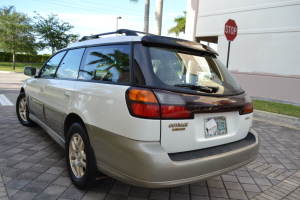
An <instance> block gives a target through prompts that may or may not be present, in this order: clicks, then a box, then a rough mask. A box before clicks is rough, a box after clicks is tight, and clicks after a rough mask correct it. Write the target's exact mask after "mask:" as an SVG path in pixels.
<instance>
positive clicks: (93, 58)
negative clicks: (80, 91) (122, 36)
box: [78, 45, 130, 83]
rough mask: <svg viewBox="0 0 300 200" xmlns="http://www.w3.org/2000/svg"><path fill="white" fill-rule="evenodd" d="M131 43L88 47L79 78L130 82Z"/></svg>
mask: <svg viewBox="0 0 300 200" xmlns="http://www.w3.org/2000/svg"><path fill="white" fill-rule="evenodd" d="M129 54H130V46H129V45H111V46H101V47H91V48H88V49H86V51H85V54H84V59H83V65H82V67H81V69H80V71H79V77H78V78H79V79H86V80H98V81H110V82H125V83H129V82H130V65H129V57H130V56H129Z"/></svg>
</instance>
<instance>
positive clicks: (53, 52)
mask: <svg viewBox="0 0 300 200" xmlns="http://www.w3.org/2000/svg"><path fill="white" fill-rule="evenodd" d="M51 50H52V56H53V55H54V53H55V51H54V47H52V48H51Z"/></svg>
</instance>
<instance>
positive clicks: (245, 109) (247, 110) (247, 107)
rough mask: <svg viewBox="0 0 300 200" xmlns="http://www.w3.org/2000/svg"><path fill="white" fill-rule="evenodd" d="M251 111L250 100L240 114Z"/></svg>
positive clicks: (251, 104)
mask: <svg viewBox="0 0 300 200" xmlns="http://www.w3.org/2000/svg"><path fill="white" fill-rule="evenodd" d="M252 112H253V103H252V102H250V103H247V104H246V105H245V107H244V109H243V111H242V113H241V114H242V115H244V114H249V113H252Z"/></svg>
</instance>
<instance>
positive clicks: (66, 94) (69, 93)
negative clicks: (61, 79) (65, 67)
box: [64, 91, 71, 99]
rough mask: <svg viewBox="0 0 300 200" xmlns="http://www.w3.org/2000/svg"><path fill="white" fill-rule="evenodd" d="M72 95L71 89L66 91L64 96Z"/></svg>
mask: <svg viewBox="0 0 300 200" xmlns="http://www.w3.org/2000/svg"><path fill="white" fill-rule="evenodd" d="M70 95H71V92H70V91H65V94H64V96H65V98H66V99H68V98H70Z"/></svg>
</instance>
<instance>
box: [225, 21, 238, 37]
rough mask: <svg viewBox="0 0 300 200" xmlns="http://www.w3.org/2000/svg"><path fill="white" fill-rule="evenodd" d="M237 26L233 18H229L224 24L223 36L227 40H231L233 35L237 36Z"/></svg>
mask: <svg viewBox="0 0 300 200" xmlns="http://www.w3.org/2000/svg"><path fill="white" fill-rule="evenodd" d="M237 31H238V27H237V25H236V23H235V21H234V20H232V19H229V20H228V21H227V22H226V24H225V30H224V33H225V36H226V38H227V40H229V41H233V40H234V39H235V37H236V36H237Z"/></svg>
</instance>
